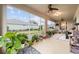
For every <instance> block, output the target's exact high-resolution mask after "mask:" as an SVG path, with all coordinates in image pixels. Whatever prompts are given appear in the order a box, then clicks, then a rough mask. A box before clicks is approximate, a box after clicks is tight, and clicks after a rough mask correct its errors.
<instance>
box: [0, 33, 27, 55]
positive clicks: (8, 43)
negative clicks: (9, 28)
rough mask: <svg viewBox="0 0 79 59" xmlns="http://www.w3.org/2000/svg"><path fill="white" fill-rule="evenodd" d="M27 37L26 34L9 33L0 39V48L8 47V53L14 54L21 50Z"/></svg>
mask: <svg viewBox="0 0 79 59" xmlns="http://www.w3.org/2000/svg"><path fill="white" fill-rule="evenodd" d="M26 39H27V36H26V35H24V34H17V33H16V32H7V33H6V34H5V35H4V36H3V37H1V38H0V46H1V47H3V46H5V47H6V53H8V54H12V53H15V52H18V50H19V49H21V48H22V47H21V44H22V41H23V40H24V41H25V40H26Z"/></svg>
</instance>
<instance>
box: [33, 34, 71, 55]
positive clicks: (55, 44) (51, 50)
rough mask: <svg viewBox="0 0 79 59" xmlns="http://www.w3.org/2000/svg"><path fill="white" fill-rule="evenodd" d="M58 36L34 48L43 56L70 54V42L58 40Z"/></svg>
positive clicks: (37, 44)
mask: <svg viewBox="0 0 79 59" xmlns="http://www.w3.org/2000/svg"><path fill="white" fill-rule="evenodd" d="M57 36H58V34H57ZM57 36H56V35H55V37H54V36H52V37H51V38H48V39H45V40H43V41H40V42H38V43H35V44H34V45H33V47H34V48H35V49H36V50H38V51H39V52H40V53H42V54H70V53H71V52H70V46H69V41H66V40H57V39H55V38H57ZM59 36H60V35H59ZM60 37H61V36H60Z"/></svg>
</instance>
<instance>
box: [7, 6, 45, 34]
mask: <svg viewBox="0 0 79 59" xmlns="http://www.w3.org/2000/svg"><path fill="white" fill-rule="evenodd" d="M6 14H7V31H10V32H14V31H17V32H18V33H26V34H41V33H43V32H44V27H45V20H44V19H43V18H41V17H39V16H36V15H34V14H31V13H29V12H27V11H23V10H20V9H17V8H14V7H12V6H7V13H6Z"/></svg>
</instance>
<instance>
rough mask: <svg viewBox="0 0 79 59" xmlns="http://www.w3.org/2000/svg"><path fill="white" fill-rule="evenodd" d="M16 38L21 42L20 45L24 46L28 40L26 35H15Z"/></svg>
mask: <svg viewBox="0 0 79 59" xmlns="http://www.w3.org/2000/svg"><path fill="white" fill-rule="evenodd" d="M17 38H18V39H19V40H20V41H21V43H22V44H24V43H25V41H27V39H28V37H27V35H26V34H17Z"/></svg>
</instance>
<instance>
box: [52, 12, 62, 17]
mask: <svg viewBox="0 0 79 59" xmlns="http://www.w3.org/2000/svg"><path fill="white" fill-rule="evenodd" d="M61 14H62V13H61V12H55V13H54V14H53V16H59V15H61Z"/></svg>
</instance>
